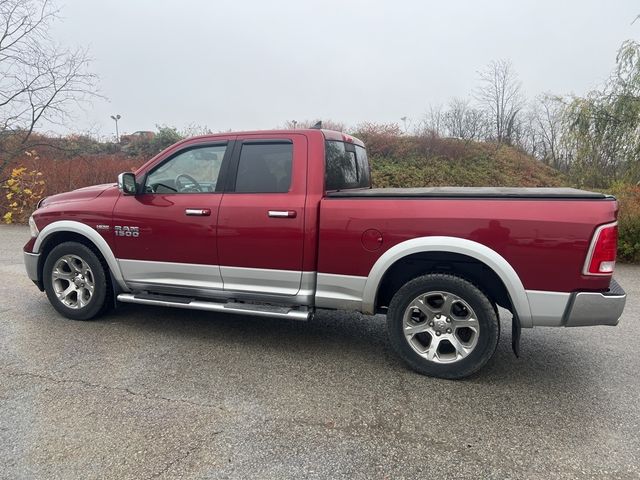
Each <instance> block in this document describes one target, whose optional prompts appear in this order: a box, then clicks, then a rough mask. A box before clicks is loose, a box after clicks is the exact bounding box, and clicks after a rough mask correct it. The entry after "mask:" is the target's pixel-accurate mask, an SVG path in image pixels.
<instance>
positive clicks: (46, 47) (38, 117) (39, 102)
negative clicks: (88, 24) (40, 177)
mask: <svg viewBox="0 0 640 480" xmlns="http://www.w3.org/2000/svg"><path fill="white" fill-rule="evenodd" d="M56 14H57V10H56V9H55V8H54V7H53V5H52V4H51V2H50V0H0V135H2V137H1V139H0V150H1V151H2V153H3V162H4V164H6V163H7V162H8V161H9V160H10V159H11V157H12V155H14V154H16V153H21V152H22V151H24V150H25V148H29V141H30V139H31V137H32V134H33V132H34V129H35V128H36V127H38V126H40V125H43V124H50V125H51V124H63V123H64V122H65V121H66V120H67V119H68V112H69V111H70V109H71V108H72V107H73V106H74V105H76V104H78V103H79V102H83V101H85V100H88V98H90V97H91V96H93V95H96V92H97V90H96V81H97V78H96V76H95V75H93V74H92V73H90V72H89V71H88V64H89V59H88V57H87V52H86V51H85V50H82V49H77V50H73V49H66V48H61V47H59V46H58V45H56V44H55V42H54V41H53V40H52V39H51V38H50V36H49V35H48V31H49V27H50V26H51V24H52V22H53V21H55V19H56ZM1 166H2V164H0V167H1Z"/></svg>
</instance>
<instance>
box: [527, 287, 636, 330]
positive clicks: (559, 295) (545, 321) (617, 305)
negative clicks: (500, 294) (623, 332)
mask: <svg viewBox="0 0 640 480" xmlns="http://www.w3.org/2000/svg"><path fill="white" fill-rule="evenodd" d="M527 297H528V299H529V305H530V307H531V316H532V320H533V326H534V327H587V326H595V325H612V326H613V325H617V324H618V322H619V321H620V317H621V316H622V312H623V310H624V306H625V303H626V300H627V294H626V293H625V291H624V290H623V289H622V287H620V285H619V284H618V282H616V281H615V280H613V279H612V280H611V285H610V287H609V290H608V291H606V292H572V293H564V292H543V291H532V290H528V291H527Z"/></svg>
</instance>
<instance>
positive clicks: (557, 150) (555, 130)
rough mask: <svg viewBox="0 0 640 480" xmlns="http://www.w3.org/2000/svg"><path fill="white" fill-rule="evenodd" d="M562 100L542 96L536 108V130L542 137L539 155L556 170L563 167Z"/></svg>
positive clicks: (551, 96) (546, 95)
mask: <svg viewBox="0 0 640 480" xmlns="http://www.w3.org/2000/svg"><path fill="white" fill-rule="evenodd" d="M563 109H564V105H563V104H562V100H561V99H560V98H559V97H557V96H553V95H549V94H544V95H542V96H540V97H539V98H538V100H537V102H536V106H535V108H534V110H533V111H534V119H533V122H534V124H535V128H536V129H537V130H538V132H539V135H540V147H541V149H540V152H539V154H538V155H537V156H538V157H539V158H540V159H541V160H542V161H543V162H544V163H546V164H547V165H551V166H552V167H555V168H560V167H562V166H563V165H562V163H563V158H562V157H563V155H562V152H561V144H562V132H563V129H564V126H563V122H562V113H563Z"/></svg>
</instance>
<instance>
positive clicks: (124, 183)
mask: <svg viewBox="0 0 640 480" xmlns="http://www.w3.org/2000/svg"><path fill="white" fill-rule="evenodd" d="M118 188H119V189H120V191H121V192H122V193H124V194H125V195H135V194H136V193H138V192H137V190H138V187H137V185H136V176H135V174H134V173H132V172H124V173H121V174H120V175H118Z"/></svg>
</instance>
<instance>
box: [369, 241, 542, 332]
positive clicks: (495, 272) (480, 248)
mask: <svg viewBox="0 0 640 480" xmlns="http://www.w3.org/2000/svg"><path fill="white" fill-rule="evenodd" d="M415 259H420V260H426V261H429V260H430V261H432V262H436V264H437V262H438V261H441V262H443V263H446V262H456V261H458V262H460V263H463V264H464V263H470V264H473V263H475V264H476V265H481V266H484V267H486V268H487V269H488V270H487V272H486V274H487V275H488V277H486V278H487V279H489V281H490V282H489V284H488V285H478V287H480V288H482V289H484V290H490V291H489V292H488V293H490V294H491V295H492V296H493V297H494V299H495V298H497V299H500V300H501V303H502V302H504V300H503V299H501V298H500V297H501V290H502V289H504V292H506V294H507V296H508V301H509V303H510V306H511V308H512V312H513V314H514V317H516V316H517V319H518V321H519V324H520V325H521V326H522V327H529V326H531V321H532V320H531V310H530V307H529V301H528V299H527V294H526V292H525V289H524V285H523V284H522V281H521V280H520V277H519V276H518V274H517V273H516V271H515V270H514V269H513V267H512V266H511V265H510V264H509V262H507V260H506V259H505V258H504V257H502V256H501V255H500V254H499V253H498V252H496V251H495V250H493V249H491V248H489V247H487V246H486V245H483V244H481V243H478V242H474V241H472V240H467V239H463V238H458V237H446V236H434V237H419V238H413V239H411V240H406V241H404V242H401V243H399V244H397V245H395V246H393V247H392V248H390V249H389V250H387V251H386V252H385V253H384V254H383V255H382V256H380V258H379V259H378V260H377V261H376V263H375V264H374V265H373V267H372V268H371V271H370V272H369V275H368V277H367V281H366V283H365V287H364V292H363V301H362V310H363V312H364V313H369V314H371V313H374V312H375V311H376V307H377V306H378V300H379V294H380V293H381V288H385V287H386V286H388V283H385V281H386V280H388V276H387V275H388V274H389V273H390V272H394V269H398V267H401V266H403V265H404V264H403V262H407V261H410V260H415ZM432 271H440V272H442V270H438V269H436V270H432ZM467 271H469V270H467ZM411 273H412V272H406V273H405V275H406V278H407V280H408V279H410V278H408V277H409V276H411ZM415 273H416V275H413V276H412V278H415V276H417V275H419V274H420V273H427V272H424V271H422V272H420V269H419V268H417V269H416V270H415ZM462 276H464V277H466V278H468V277H469V275H462ZM385 277H386V278H385ZM496 279H497V280H499V282H500V285H491V281H492V280H496ZM470 280H472V281H473V280H474V278H473V276H472V278H471V279H470ZM383 293H384V291H383Z"/></svg>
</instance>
